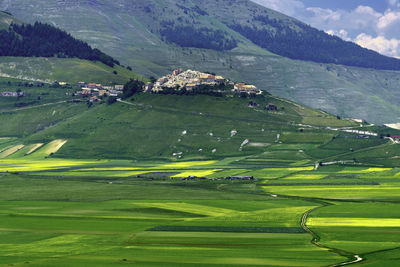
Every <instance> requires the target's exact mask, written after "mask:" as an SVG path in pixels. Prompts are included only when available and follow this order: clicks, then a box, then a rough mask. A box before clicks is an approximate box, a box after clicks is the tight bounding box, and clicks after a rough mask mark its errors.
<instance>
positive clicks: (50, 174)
mask: <svg viewBox="0 0 400 267" xmlns="http://www.w3.org/2000/svg"><path fill="white" fill-rule="evenodd" d="M0 83H1V85H2V90H4V91H7V90H10V91H11V90H14V91H15V90H17V89H18V88H21V89H22V90H24V91H26V92H27V93H28V94H29V95H27V96H25V97H23V98H7V97H3V98H0V109H1V111H0V119H1V122H2V127H0V193H1V194H0V207H1V208H0V266H10V265H12V266H26V265H28V264H29V265H30V266H38V267H39V266H40V267H43V266H49V267H50V266H85V267H86V266H119V265H122V264H125V265H130V266H335V264H340V263H350V262H352V261H354V260H356V259H358V260H360V263H359V264H365V265H370V266H373V265H375V266H382V265H387V264H390V265H393V266H396V264H398V263H399V262H398V259H396V253H397V250H398V248H399V247H400V239H399V238H397V235H396V234H394V233H398V232H399V231H400V222H399V219H398V218H399V215H400V214H399V213H398V210H399V209H398V205H399V201H400V193H399V192H400V168H399V165H400V163H399V161H398V158H399V157H400V150H399V144H396V143H394V142H392V141H391V140H390V139H385V138H381V137H380V136H379V135H378V136H372V135H371V136H369V137H368V138H365V137H363V136H360V135H359V134H355V133H348V132H345V131H344V130H347V129H349V128H353V129H360V130H363V131H368V130H369V131H373V132H374V133H378V134H387V133H389V132H388V129H387V128H384V127H379V126H371V125H368V124H366V125H364V126H363V127H361V128H360V126H359V125H358V124H356V123H354V122H352V121H350V120H343V119H338V118H337V117H336V116H332V115H329V114H326V113H324V112H321V111H317V110H313V109H310V108H307V107H302V106H299V105H297V104H295V103H292V102H290V101H286V100H283V99H280V98H276V97H273V96H271V95H268V94H265V95H264V96H261V97H256V98H251V99H249V98H241V97H237V96H225V97H211V96H204V95H195V96H187V95H186V96H178V95H153V94H137V95H135V96H134V97H133V98H130V99H128V100H126V102H124V103H122V102H119V103H115V104H112V105H108V104H106V103H104V101H101V102H99V103H95V104H94V105H92V106H91V107H88V105H87V104H86V101H85V99H84V98H82V97H81V96H78V97H76V96H75V97H74V96H72V92H74V90H75V89H74V88H71V87H67V88H54V87H52V86H50V85H46V84H45V85H43V87H35V86H29V85H26V86H25V83H24V82H22V81H21V80H15V79H10V80H8V79H1V80H0ZM38 96H40V100H39V99H38ZM77 100H79V101H77ZM35 101H36V102H35ZM249 101H254V102H256V103H257V104H258V106H257V107H253V108H249V107H248V103H249ZM21 103H25V104H23V105H22V104H21ZM269 103H274V104H275V105H277V106H278V108H279V111H277V112H271V111H268V110H265V109H264V107H265V105H267V104H269ZM305 118H307V123H308V124H305ZM331 123H333V125H334V126H335V127H338V128H336V129H332V128H329V127H327V126H326V125H330V124H331ZM390 134H393V135H395V134H396V135H400V134H399V133H398V132H396V131H393V130H390ZM245 140H248V142H244V141H245ZM190 176H196V177H197V178H196V179H189V180H188V179H187V178H189V177H190ZM231 176H253V178H254V179H253V180H240V179H238V180H235V179H232V177H231ZM192 178H193V177H192Z"/></svg>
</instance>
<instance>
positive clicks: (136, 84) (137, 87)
mask: <svg viewBox="0 0 400 267" xmlns="http://www.w3.org/2000/svg"><path fill="white" fill-rule="evenodd" d="M143 86H144V83H143V82H141V81H138V80H133V79H130V81H129V82H127V83H126V84H125V85H124V89H123V93H122V98H124V99H127V98H129V97H131V96H133V95H134V94H137V93H139V92H141V91H142V90H143Z"/></svg>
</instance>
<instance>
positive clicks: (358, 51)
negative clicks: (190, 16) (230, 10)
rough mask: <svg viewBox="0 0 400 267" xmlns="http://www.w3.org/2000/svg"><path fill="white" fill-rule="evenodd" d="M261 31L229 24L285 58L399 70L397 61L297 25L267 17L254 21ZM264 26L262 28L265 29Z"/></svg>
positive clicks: (257, 28) (252, 27) (254, 41)
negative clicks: (293, 25) (257, 22)
mask: <svg viewBox="0 0 400 267" xmlns="http://www.w3.org/2000/svg"><path fill="white" fill-rule="evenodd" d="M254 19H255V20H256V21H259V22H261V24H262V25H263V27H256V26H243V25H240V24H232V25H229V27H230V28H231V29H233V30H235V31H237V32H239V33H240V34H242V35H243V36H245V37H246V38H248V39H249V40H251V41H252V42H253V43H255V44H257V45H259V46H261V47H263V48H265V49H267V50H269V51H271V52H273V53H275V54H278V55H281V56H284V57H288V58H291V59H300V60H308V61H314V62H318V63H334V64H342V65H348V66H356V67H364V68H374V69H387V70H400V60H398V59H395V58H391V57H387V56H383V55H380V54H379V53H377V52H375V51H372V50H368V49H365V48H362V47H360V46H359V45H357V44H355V43H352V42H347V41H343V40H342V39H340V38H339V37H336V36H331V35H329V34H327V33H325V32H323V31H320V30H317V29H314V28H312V27H310V26H308V25H305V24H303V23H300V22H294V23H295V26H296V27H297V29H295V27H290V26H287V25H285V24H284V23H282V22H281V21H279V20H277V19H270V18H269V17H267V16H257V17H255V18H254ZM264 26H265V27H264Z"/></svg>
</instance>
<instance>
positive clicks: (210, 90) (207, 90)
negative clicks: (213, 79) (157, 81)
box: [158, 84, 223, 97]
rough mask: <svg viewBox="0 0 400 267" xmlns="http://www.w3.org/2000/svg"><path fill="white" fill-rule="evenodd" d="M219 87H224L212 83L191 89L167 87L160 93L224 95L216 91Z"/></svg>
mask: <svg viewBox="0 0 400 267" xmlns="http://www.w3.org/2000/svg"><path fill="white" fill-rule="evenodd" d="M217 89H223V87H221V88H220V87H219V86H211V85H207V84H203V85H200V86H199V87H196V88H193V89H191V90H188V89H186V87H184V88H182V89H179V88H176V89H175V88H170V87H165V88H163V90H162V91H160V92H159V93H158V94H162V95H209V96H216V97H222V96H223V93H222V92H217V91H215V90H217Z"/></svg>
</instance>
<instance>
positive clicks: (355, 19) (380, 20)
mask: <svg viewBox="0 0 400 267" xmlns="http://www.w3.org/2000/svg"><path fill="white" fill-rule="evenodd" d="M252 1H254V2H256V3H258V4H261V5H263V6H266V7H269V8H272V9H275V10H278V11H280V12H282V13H284V14H287V15H290V16H294V17H296V18H297V19H299V20H301V21H303V22H305V23H307V24H310V25H311V26H314V27H316V28H318V29H321V30H325V31H326V32H327V33H329V34H331V35H336V36H338V37H340V38H342V39H344V40H346V41H354V42H356V43H357V44H359V45H361V46H363V47H366V48H369V49H372V50H375V51H377V52H379V53H382V54H385V55H388V56H393V57H400V44H399V39H400V0H386V2H387V4H388V5H387V6H388V8H387V10H386V11H385V12H378V11H376V10H375V9H373V8H372V7H370V6H367V5H360V6H358V7H357V8H355V9H351V10H344V9H336V10H333V9H327V8H321V7H306V6H305V5H304V4H303V3H302V2H301V1H300V0H252ZM379 1H382V0H379Z"/></svg>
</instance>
